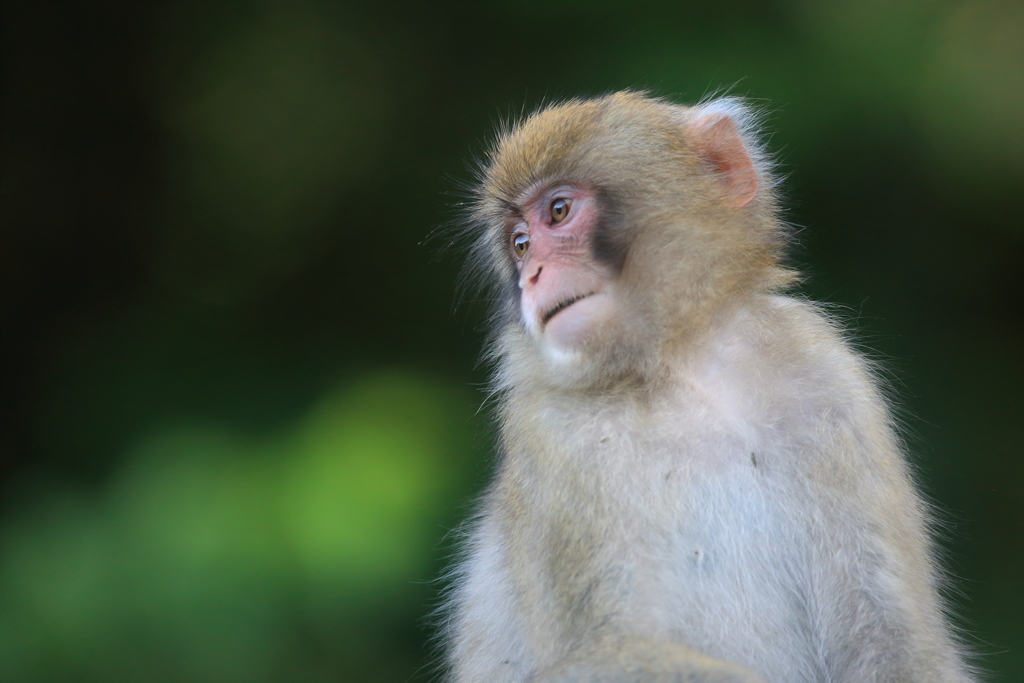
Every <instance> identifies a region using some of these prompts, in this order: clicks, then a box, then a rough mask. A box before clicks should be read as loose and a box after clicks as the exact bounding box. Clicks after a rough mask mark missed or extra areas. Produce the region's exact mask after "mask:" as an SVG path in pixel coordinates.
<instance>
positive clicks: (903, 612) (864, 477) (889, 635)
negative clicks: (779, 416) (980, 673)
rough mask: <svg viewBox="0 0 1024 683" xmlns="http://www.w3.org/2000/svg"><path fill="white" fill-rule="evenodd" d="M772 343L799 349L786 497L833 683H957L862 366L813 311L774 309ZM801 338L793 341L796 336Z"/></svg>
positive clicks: (924, 526) (914, 506) (877, 401)
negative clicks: (801, 517) (794, 502)
mask: <svg viewBox="0 0 1024 683" xmlns="http://www.w3.org/2000/svg"><path fill="white" fill-rule="evenodd" d="M782 302H783V305H782V310H781V313H782V316H781V319H779V320H777V321H776V322H777V323H778V325H777V329H778V330H779V331H780V335H779V342H780V343H781V344H783V345H786V346H788V348H791V349H792V348H801V347H802V348H803V349H804V353H805V354H806V355H804V356H803V357H802V358H800V359H799V362H798V363H794V365H795V366H796V367H800V368H802V377H799V378H794V377H789V378H787V381H788V382H794V381H796V380H799V381H798V382H797V385H798V386H800V394H801V395H800V397H799V404H800V405H801V406H802V408H803V409H802V410H800V411H793V410H789V415H788V418H787V419H789V420H791V421H792V420H795V419H798V417H797V416H799V417H800V418H805V417H807V416H813V418H812V422H811V423H810V424H808V423H804V424H797V425H794V424H793V423H792V422H790V429H789V430H788V432H789V433H790V434H795V435H797V437H796V438H795V439H794V440H793V441H792V442H791V443H790V448H791V449H792V453H793V455H794V465H795V468H794V469H793V470H792V471H791V472H789V476H790V477H791V478H792V485H793V490H797V491H800V490H803V491H805V492H806V493H805V495H806V496H807V497H808V500H809V501H810V502H811V507H810V514H809V515H808V517H809V518H808V519H807V520H806V521H805V523H806V529H807V539H808V552H809V554H808V558H807V566H808V569H809V572H810V573H809V574H808V578H809V580H808V581H806V583H805V584H804V585H802V586H799V589H800V591H801V592H802V594H803V598H802V599H803V600H804V601H805V604H806V606H807V607H806V608H807V611H808V613H809V614H808V617H809V621H810V623H812V624H820V625H827V627H820V629H819V632H817V633H814V634H813V637H814V638H815V639H816V640H817V641H818V642H819V643H820V647H821V651H822V653H823V654H824V662H825V667H826V671H827V672H828V675H829V676H830V678H829V679H828V680H834V681H849V682H851V683H852V682H854V681H863V680H884V681H890V680H891V681H920V682H921V683H924V682H925V681H930V682H949V683H966V682H967V681H969V680H972V679H971V677H970V675H969V673H968V669H967V667H965V665H964V664H963V659H964V657H963V648H962V647H961V645H960V644H959V643H958V642H956V640H955V637H953V636H951V634H950V629H949V627H948V625H947V623H946V617H945V615H944V613H943V606H942V603H941V593H940V580H939V576H940V574H939V570H938V568H937V566H936V563H935V562H934V559H933V558H934V552H933V548H932V547H931V540H930V535H929V531H930V530H929V522H928V510H927V509H926V505H925V504H924V502H923V501H922V500H921V498H920V497H919V495H918V494H917V492H916V490H915V487H914V482H913V477H912V473H911V471H910V467H909V465H908V463H907V461H906V457H905V456H904V454H903V452H902V447H901V444H900V442H899V439H898V437H897V436H896V433H895V429H894V426H893V420H892V418H891V416H890V414H889V411H888V407H887V404H886V402H885V400H884V397H883V396H882V393H881V390H880V389H879V382H878V380H877V379H876V378H875V377H874V373H873V372H872V369H871V368H870V367H869V365H868V363H867V362H866V361H865V360H864V359H863V358H862V357H861V356H860V355H859V354H856V353H855V352H854V351H853V350H851V349H850V348H849V347H848V345H847V343H846V342H845V341H844V340H842V339H841V336H840V334H839V333H837V332H836V331H835V329H834V328H833V326H832V325H831V324H830V323H829V322H828V321H827V320H826V319H825V318H824V316H822V315H821V314H820V312H819V311H817V310H816V309H814V308H813V307H811V306H809V305H807V304H803V303H797V302H793V301H791V300H782ZM797 335H799V337H800V338H799V339H797Z"/></svg>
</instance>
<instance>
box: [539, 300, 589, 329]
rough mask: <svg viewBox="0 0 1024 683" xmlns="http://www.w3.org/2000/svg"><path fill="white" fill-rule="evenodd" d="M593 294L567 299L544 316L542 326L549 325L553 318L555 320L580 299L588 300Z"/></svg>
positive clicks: (541, 320)
mask: <svg viewBox="0 0 1024 683" xmlns="http://www.w3.org/2000/svg"><path fill="white" fill-rule="evenodd" d="M593 293H594V292H590V294H580V295H578V296H574V297H571V298H569V299H566V300H565V301H562V302H561V303H559V304H558V305H557V306H555V307H554V308H552V309H551V310H550V311H548V312H547V313H545V314H544V317H542V318H541V319H540V322H541V324H543V325H547V324H548V321H549V320H551V319H552V318H554V317H555V316H556V315H558V314H559V313H561V312H562V311H564V310H565V309H567V308H569V307H570V306H572V305H573V304H574V303H576V302H577V301H579V300H580V299H586V298H587V297H588V296H590V295H591V294H593Z"/></svg>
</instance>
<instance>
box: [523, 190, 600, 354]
mask: <svg viewBox="0 0 1024 683" xmlns="http://www.w3.org/2000/svg"><path fill="white" fill-rule="evenodd" d="M517 205H518V207H519V210H518V211H516V212H513V213H511V214H510V215H509V220H508V229H507V234H508V249H509V254H510V257H511V259H512V260H513V262H514V263H515V265H516V268H517V270H518V284H519V288H520V290H521V292H520V311H521V313H522V319H523V323H524V325H525V327H526V329H527V330H528V331H529V333H530V334H531V336H533V338H534V339H535V340H536V341H537V342H539V343H541V344H542V345H543V346H545V347H547V348H548V349H549V350H551V351H554V352H560V351H561V352H565V351H578V350H582V349H583V348H585V347H586V346H588V345H589V344H591V343H593V342H594V341H596V339H597V338H598V337H599V336H600V335H601V333H602V332H604V331H606V330H607V328H608V327H609V326H610V324H611V322H612V321H613V320H614V319H615V317H616V316H615V315H614V314H615V311H614V310H613V309H614V306H615V301H616V299H615V297H614V296H613V295H612V291H611V289H612V286H613V284H614V273H613V272H612V270H611V268H609V267H608V266H607V265H605V264H603V263H601V262H600V261H599V260H597V259H595V258H594V257H593V255H592V251H593V248H592V242H593V235H594V232H595V228H596V227H597V225H598V223H599V218H600V216H599V212H600V207H599V204H598V201H597V198H596V196H595V193H594V191H593V190H591V189H590V188H587V187H580V186H576V185H572V184H554V185H550V184H549V185H544V186H541V187H539V188H536V189H534V190H531V191H530V192H528V193H526V194H525V195H524V196H523V197H521V198H520V201H519V202H517Z"/></svg>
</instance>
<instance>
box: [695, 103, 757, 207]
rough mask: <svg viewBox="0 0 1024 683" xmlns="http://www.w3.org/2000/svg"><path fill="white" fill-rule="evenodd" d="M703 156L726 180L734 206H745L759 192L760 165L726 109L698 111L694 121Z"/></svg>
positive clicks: (723, 179) (731, 202) (699, 147)
mask: <svg viewBox="0 0 1024 683" xmlns="http://www.w3.org/2000/svg"><path fill="white" fill-rule="evenodd" d="M694 131H695V132H696V134H697V140H698V150H699V154H700V156H701V157H702V158H703V159H704V160H705V161H707V162H708V163H710V164H711V165H712V166H713V167H714V168H715V170H717V171H718V174H719V176H720V177H721V179H722V181H723V182H724V183H725V186H726V189H727V191H728V194H729V197H730V198H731V200H732V201H730V202H729V203H730V204H731V205H732V206H745V205H747V204H749V203H750V201H751V200H752V199H753V198H754V197H755V196H756V195H757V182H758V181H757V168H756V167H755V166H754V160H753V159H752V158H751V157H750V152H749V151H748V150H747V146H746V145H745V144H743V136H742V135H740V131H739V128H737V127H736V122H735V121H734V120H733V117H732V116H730V115H729V114H727V113H724V112H720V111H718V112H709V113H706V114H704V113H701V114H698V116H697V120H696V122H695V123H694Z"/></svg>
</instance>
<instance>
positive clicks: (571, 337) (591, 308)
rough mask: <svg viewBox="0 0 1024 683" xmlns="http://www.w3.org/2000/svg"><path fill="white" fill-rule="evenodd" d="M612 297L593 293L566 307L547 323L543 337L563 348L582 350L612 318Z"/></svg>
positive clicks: (560, 348) (556, 346)
mask: <svg viewBox="0 0 1024 683" xmlns="http://www.w3.org/2000/svg"><path fill="white" fill-rule="evenodd" d="M611 308H612V301H611V297H610V296H608V295H607V294H604V293H597V294H591V295H590V296H587V297H584V298H582V299H580V300H579V301H576V302H575V303H573V304H571V305H569V306H566V307H565V308H563V309H562V310H560V311H559V312H558V313H556V314H555V315H554V316H553V317H552V318H551V320H549V321H548V322H547V324H546V325H545V326H544V333H543V339H544V341H545V342H546V343H547V344H550V345H551V346H552V347H554V349H556V350H560V351H578V350H582V349H583V348H584V347H585V346H586V345H587V342H588V341H590V340H591V338H593V336H594V334H595V333H596V332H597V330H598V329H599V328H601V327H603V326H604V324H605V323H606V322H607V321H608V320H609V318H610V317H611V314H612V311H611Z"/></svg>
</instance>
